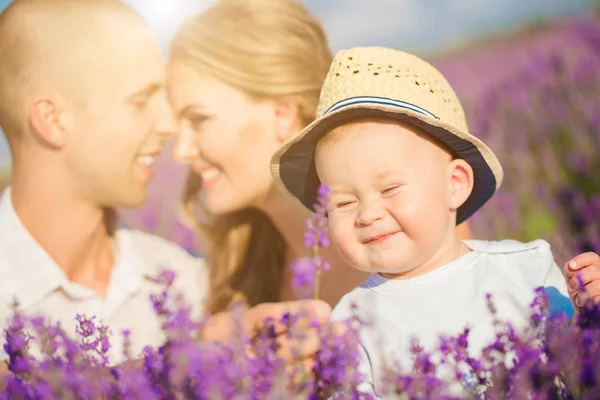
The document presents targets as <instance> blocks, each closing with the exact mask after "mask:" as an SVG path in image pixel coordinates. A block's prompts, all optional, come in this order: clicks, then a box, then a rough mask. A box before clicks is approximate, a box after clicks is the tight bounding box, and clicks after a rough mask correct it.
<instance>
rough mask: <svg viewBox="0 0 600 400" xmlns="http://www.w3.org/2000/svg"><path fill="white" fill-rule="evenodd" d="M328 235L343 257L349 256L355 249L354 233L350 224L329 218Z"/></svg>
mask: <svg viewBox="0 0 600 400" xmlns="http://www.w3.org/2000/svg"><path fill="white" fill-rule="evenodd" d="M329 236H330V238H331V243H332V244H333V245H334V246H335V248H336V249H337V251H338V252H339V253H340V255H341V256H342V257H344V258H345V259H346V258H348V257H351V255H352V253H353V252H355V251H356V238H355V236H356V235H355V234H354V230H353V226H352V225H350V224H347V223H344V222H343V221H339V220H334V221H331V220H330V222H329Z"/></svg>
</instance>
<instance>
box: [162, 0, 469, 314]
mask: <svg viewBox="0 0 600 400" xmlns="http://www.w3.org/2000/svg"><path fill="white" fill-rule="evenodd" d="M331 59H332V54H331V51H330V49H329V47H328V44H327V39H326V36H325V33H324V31H323V28H322V27H321V26H320V25H319V23H318V21H317V20H316V19H315V18H314V17H313V16H312V15H310V13H309V12H308V11H307V10H306V9H305V7H304V6H302V5H301V4H300V3H299V2H297V1H294V0H254V1H248V0H222V1H219V2H218V3H216V5H214V6H213V7H211V8H210V9H208V10H206V11H205V12H203V13H201V14H200V15H198V16H196V17H195V18H193V19H191V20H189V21H188V22H187V23H185V24H184V25H183V26H182V28H181V29H180V31H179V32H178V34H177V35H176V37H175V39H174V40H173V42H172V44H171V52H170V65H169V96H170V99H171V102H172V105H173V108H174V110H175V112H176V113H177V116H178V118H179V121H180V123H181V129H180V136H179V139H178V143H177V148H176V150H175V153H176V157H177V158H178V160H179V161H180V162H183V163H187V164H189V165H190V166H191V172H190V175H189V178H188V181H187V183H186V186H185V194H184V204H185V209H186V212H187V214H188V215H189V217H191V218H192V219H193V220H194V221H195V225H196V226H197V227H198V229H199V230H200V232H201V234H202V236H203V238H204V244H205V245H206V248H205V249H204V251H205V254H206V255H207V259H208V260H209V262H210V264H211V269H210V271H211V272H210V273H211V277H210V282H211V283H210V296H209V298H210V302H209V306H208V308H209V311H210V312H212V313H214V312H219V311H223V310H224V309H226V308H227V307H228V305H229V304H230V303H231V301H232V300H234V299H237V298H242V299H244V300H246V301H247V302H248V303H249V304H250V305H255V304H259V303H263V302H275V301H285V300H292V299H295V296H294V293H293V291H292V286H291V268H289V265H290V263H291V261H292V260H294V259H296V258H299V257H303V256H307V255H309V254H310V253H309V251H308V250H307V249H305V248H304V244H303V242H304V239H303V235H304V230H305V221H306V219H307V218H308V217H309V214H308V213H307V212H306V211H304V209H303V208H302V206H300V205H299V203H297V202H296V200H295V199H293V198H291V197H288V196H287V195H285V194H283V193H282V192H280V191H279V189H277V188H276V187H275V185H274V183H273V180H272V177H271V174H270V170H269V161H270V159H271V156H272V154H273V153H274V152H275V150H276V149H277V148H278V147H279V146H280V145H281V144H283V143H284V142H285V141H287V140H288V139H290V138H291V137H292V136H293V135H294V134H295V133H297V132H298V131H300V130H301V129H302V128H303V127H304V126H305V125H307V124H308V123H310V122H311V121H312V119H313V118H314V116H315V109H316V105H317V102H318V98H319V92H320V88H321V85H322V83H323V80H324V78H325V75H326V73H327V71H328V69H329V64H330V62H331ZM458 229H459V230H460V234H461V237H462V238H468V237H469V236H470V235H469V230H468V226H461V227H459V228H458ZM323 255H324V256H325V257H326V258H327V260H328V261H329V262H330V263H331V270H330V271H329V272H327V273H325V274H324V275H323V277H322V281H321V293H322V296H321V298H322V299H324V300H325V301H327V302H328V303H329V304H330V305H332V306H333V305H335V304H336V303H337V302H338V300H339V299H340V298H341V296H343V295H344V294H345V293H347V292H348V291H350V289H352V288H353V287H355V286H356V285H358V284H360V283H361V282H362V281H363V280H365V279H366V274H365V273H362V272H359V271H356V270H354V269H352V268H349V267H348V266H346V265H344V263H343V261H342V260H341V258H340V257H339V255H338V254H337V253H336V251H335V249H332V248H329V249H326V250H325V251H323Z"/></svg>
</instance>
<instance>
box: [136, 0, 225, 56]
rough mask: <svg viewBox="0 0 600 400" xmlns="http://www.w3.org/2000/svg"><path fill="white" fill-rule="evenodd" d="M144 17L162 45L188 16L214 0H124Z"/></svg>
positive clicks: (166, 42)
mask: <svg viewBox="0 0 600 400" xmlns="http://www.w3.org/2000/svg"><path fill="white" fill-rule="evenodd" d="M125 2H126V3H128V4H129V5H131V6H132V7H133V8H134V9H135V10H136V11H137V12H138V13H140V14H141V15H142V17H144V18H145V19H146V20H147V21H148V23H149V24H150V26H151V27H152V29H153V30H154V32H155V33H156V35H157V36H158V39H159V40H160V42H161V44H162V45H163V46H166V45H167V44H168V43H169V41H170V40H171V38H172V37H173V35H175V33H176V32H177V29H178V28H179V26H180V25H181V24H182V23H183V22H184V21H185V20H186V19H187V18H189V17H191V16H193V15H195V14H197V13H199V12H200V11H202V10H204V9H205V8H206V7H208V6H209V5H210V4H212V3H213V2H214V0H125Z"/></svg>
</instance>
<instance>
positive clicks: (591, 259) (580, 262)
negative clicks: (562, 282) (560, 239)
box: [565, 251, 600, 274]
mask: <svg viewBox="0 0 600 400" xmlns="http://www.w3.org/2000/svg"><path fill="white" fill-rule="evenodd" d="M588 265H599V266H600V256H599V255H598V254H596V253H593V252H591V251H589V252H587V253H582V254H579V255H577V256H575V257H573V258H572V259H571V260H570V261H569V262H567V264H566V268H565V273H566V272H567V271H569V272H570V273H571V274H572V273H573V271H578V270H579V269H581V268H583V267H586V266H588Z"/></svg>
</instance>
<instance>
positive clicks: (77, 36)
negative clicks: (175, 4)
mask: <svg viewBox="0 0 600 400" xmlns="http://www.w3.org/2000/svg"><path fill="white" fill-rule="evenodd" d="M151 36H152V34H151V32H150V30H149V28H148V27H147V26H146V23H145V22H144V20H143V19H142V18H141V17H140V16H139V15H138V14H137V13H136V12H135V11H133V10H132V9H131V8H129V7H128V6H126V5H125V4H123V3H122V2H120V1H117V0H85V1H82V0H15V1H14V2H13V3H12V4H11V5H10V6H9V7H8V8H7V9H6V10H5V11H4V12H3V13H2V14H0V54H2V62H1V63H0V125H1V126H2V128H3V129H4V131H5V132H6V134H7V137H8V139H9V143H10V142H11V139H13V140H14V138H15V137H16V136H18V135H20V134H21V133H22V132H23V130H25V129H27V127H28V118H29V112H30V107H31V104H32V102H33V101H34V99H35V98H36V97H38V96H63V97H64V98H67V99H68V100H69V101H74V102H81V103H85V99H86V97H85V96H88V95H89V92H90V90H91V86H93V85H102V84H103V83H102V78H103V77H107V76H110V74H111V70H112V69H113V68H123V65H118V64H119V62H121V61H122V60H125V59H128V57H129V58H131V46H136V41H140V40H146V39H150V37H151ZM147 42H148V41H147V40H146V43H147ZM150 43H155V40H154V38H152V39H151V42H150ZM128 44H129V45H130V46H129V47H128ZM155 45H156V48H157V51H158V52H160V49H159V48H158V44H156V43H155Z"/></svg>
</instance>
